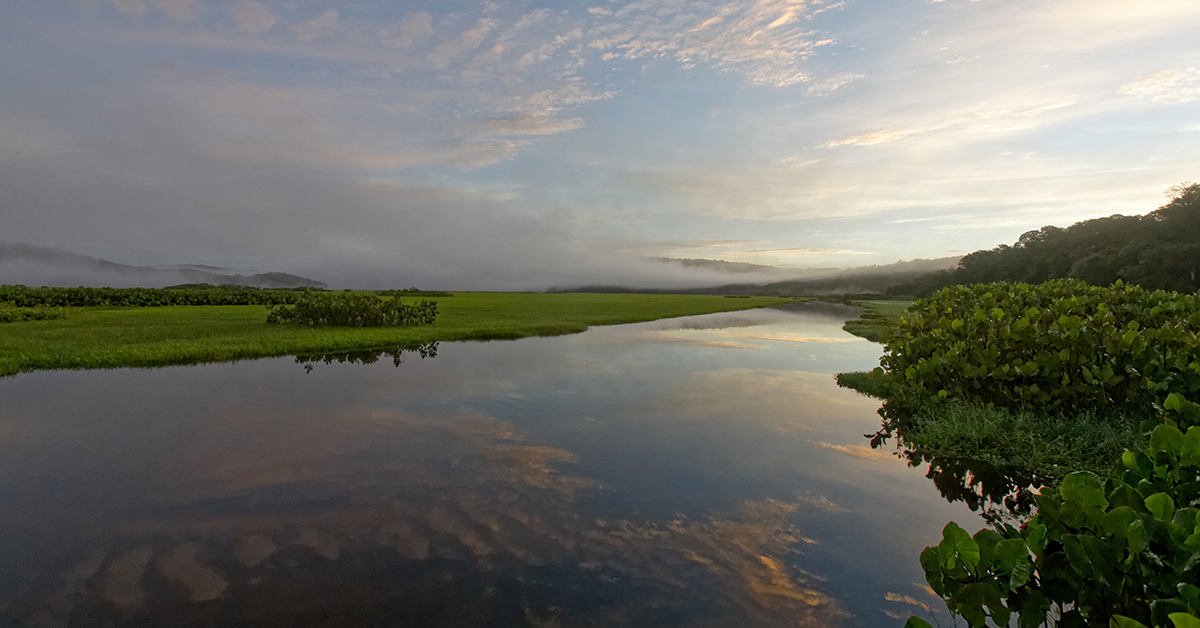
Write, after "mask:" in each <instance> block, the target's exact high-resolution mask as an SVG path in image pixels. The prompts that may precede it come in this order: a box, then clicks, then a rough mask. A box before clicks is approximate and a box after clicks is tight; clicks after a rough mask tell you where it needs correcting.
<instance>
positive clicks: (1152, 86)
mask: <svg viewBox="0 0 1200 628" xmlns="http://www.w3.org/2000/svg"><path fill="white" fill-rule="evenodd" d="M1118 92H1119V93H1121V94H1125V95H1127V96H1133V97H1135V98H1141V99H1143V100H1149V101H1150V102H1152V103H1154V104H1156V105H1179V104H1183V103H1188V102H1193V101H1196V100H1200V68H1187V69H1178V68H1175V69H1170V70H1159V71H1157V72H1150V73H1148V74H1145V75H1143V76H1142V77H1141V78H1140V79H1138V80H1136V81H1133V82H1132V83H1126V84H1125V85H1122V86H1121V89H1119V90H1118Z"/></svg>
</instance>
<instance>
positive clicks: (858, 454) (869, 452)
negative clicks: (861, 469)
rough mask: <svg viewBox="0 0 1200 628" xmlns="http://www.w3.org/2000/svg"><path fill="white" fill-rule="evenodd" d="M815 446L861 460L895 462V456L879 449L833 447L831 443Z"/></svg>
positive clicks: (847, 446) (856, 446)
mask: <svg viewBox="0 0 1200 628" xmlns="http://www.w3.org/2000/svg"><path fill="white" fill-rule="evenodd" d="M816 445H817V446H818V447H820V448H822V449H830V450H833V451H836V452H838V453H842V454H846V455H848V456H854V457H855V458H862V459H864V460H880V461H895V460H896V456H895V455H894V454H889V453H888V452H886V451H881V450H879V449H871V448H870V447H866V446H863V445H834V444H831V443H825V442H818V443H816Z"/></svg>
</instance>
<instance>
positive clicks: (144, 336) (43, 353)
mask: <svg viewBox="0 0 1200 628" xmlns="http://www.w3.org/2000/svg"><path fill="white" fill-rule="evenodd" d="M431 300H434V301H437V302H438V308H439V312H440V313H439V316H438V318H437V322H435V323H434V324H432V325H425V326H419V327H374V328H346V327H321V328H312V327H301V326H298V325H284V324H278V325H269V324H267V323H266V316H267V308H266V307H264V306H257V305H233V306H170V307H153V308H149V307H147V308H71V309H70V310H69V312H68V316H67V317H66V318H64V319H58V320H45V321H24V322H15V323H6V324H4V325H0V376H3V375H12V374H15V373H20V372H26V371H37V370H46V369H85V368H117V367H151V366H164V365H169V364H191V363H199V362H216V361H226V360H238V359H247V358H260V357H269V356H280V355H293V354H297V353H320V352H334V351H354V350H362V349H372V348H381V347H395V346H400V345H404V346H408V345H418V344H423V343H428V342H436V341H455V340H500V339H515V338H522V337H526V336H553V335H559V334H570V333H577V332H581V331H584V330H586V329H587V328H588V327H590V326H593V325H616V324H621V323H635V322H642V321H650V320H655V319H660V318H671V317H676V316H690V315H696V314H710V313H715V312H728V311H734V310H745V309H751V308H758V307H766V306H769V305H777V304H781V303H785V302H787V301H789V299H785V298H776V297H752V298H749V299H725V298H723V297H720V296H708V295H659V294H655V295H644V294H575V293H563V294H559V293H512V292H456V293H454V298H432V299H431Z"/></svg>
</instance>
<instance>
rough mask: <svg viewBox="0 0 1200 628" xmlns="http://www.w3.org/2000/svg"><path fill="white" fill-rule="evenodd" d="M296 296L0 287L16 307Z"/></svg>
mask: <svg viewBox="0 0 1200 628" xmlns="http://www.w3.org/2000/svg"><path fill="white" fill-rule="evenodd" d="M298 297H299V295H298V294H296V293H295V292H291V291H282V290H258V289H254V288H247V287H245V286H216V287H210V288H191V289H188V288H184V289H180V288H83V287H80V288H27V287H25V286H0V301H11V302H12V303H13V304H14V305H16V306H19V307H38V306H46V307H97V306H100V307H129V306H132V307H159V306H167V305H274V304H279V303H291V302H293V301H295V300H296V299H297V298H298Z"/></svg>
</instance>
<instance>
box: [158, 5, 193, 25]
mask: <svg viewBox="0 0 1200 628" xmlns="http://www.w3.org/2000/svg"><path fill="white" fill-rule="evenodd" d="M198 5H199V2H198V0H154V6H156V7H158V8H159V10H160V11H162V12H163V13H166V14H167V17H169V18H171V19H172V20H175V21H176V22H190V21H191V20H193V19H195V17H196V9H197V6H198Z"/></svg>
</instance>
